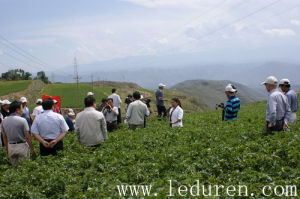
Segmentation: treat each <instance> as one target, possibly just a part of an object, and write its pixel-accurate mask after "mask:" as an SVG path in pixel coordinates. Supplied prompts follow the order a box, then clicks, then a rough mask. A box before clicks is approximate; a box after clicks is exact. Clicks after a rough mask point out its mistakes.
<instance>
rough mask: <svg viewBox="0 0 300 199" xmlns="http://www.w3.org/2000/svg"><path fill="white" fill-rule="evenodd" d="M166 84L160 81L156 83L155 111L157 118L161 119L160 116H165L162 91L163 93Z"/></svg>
mask: <svg viewBox="0 0 300 199" xmlns="http://www.w3.org/2000/svg"><path fill="white" fill-rule="evenodd" d="M165 86H166V85H164V84H162V83H160V84H159V85H158V90H157V91H156V93H155V96H156V106H157V112H158V120H161V116H162V115H163V118H165V117H166V116H167V109H166V107H165V103H164V101H166V99H164V93H163V89H164V87H165Z"/></svg>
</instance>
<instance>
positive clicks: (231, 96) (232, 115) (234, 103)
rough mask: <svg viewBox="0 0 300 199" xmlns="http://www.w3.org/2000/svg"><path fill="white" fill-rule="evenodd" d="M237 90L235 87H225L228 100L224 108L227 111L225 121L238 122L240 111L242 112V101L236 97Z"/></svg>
mask: <svg viewBox="0 0 300 199" xmlns="http://www.w3.org/2000/svg"><path fill="white" fill-rule="evenodd" d="M236 93H237V89H236V87H235V86H234V85H232V84H228V85H227V86H226V87H225V94H226V96H227V98H228V101H227V102H226V106H225V107H224V111H225V115H224V116H225V117H224V120H225V121H233V120H237V116H238V111H239V110H240V106H241V105H240V99H239V98H238V97H236Z"/></svg>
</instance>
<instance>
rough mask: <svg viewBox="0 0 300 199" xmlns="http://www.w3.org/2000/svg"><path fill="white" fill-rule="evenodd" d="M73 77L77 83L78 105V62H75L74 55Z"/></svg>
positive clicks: (78, 96)
mask: <svg viewBox="0 0 300 199" xmlns="http://www.w3.org/2000/svg"><path fill="white" fill-rule="evenodd" d="M74 79H75V81H76V84H77V100H78V101H77V103H78V107H80V90H79V80H80V77H79V75H78V64H77V59H76V57H74Z"/></svg>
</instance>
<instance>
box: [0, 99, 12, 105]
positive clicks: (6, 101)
mask: <svg viewBox="0 0 300 199" xmlns="http://www.w3.org/2000/svg"><path fill="white" fill-rule="evenodd" d="M10 104H11V102H10V101H8V100H7V99H6V100H3V101H2V105H10Z"/></svg>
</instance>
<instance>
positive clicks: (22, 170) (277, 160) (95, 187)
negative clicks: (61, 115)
mask: <svg viewBox="0 0 300 199" xmlns="http://www.w3.org/2000/svg"><path fill="white" fill-rule="evenodd" d="M57 86H58V87H59V85H57ZM70 95H71V94H70ZM70 98H71V97H70ZM265 106H266V104H265V103H264V102H261V103H254V104H249V105H245V106H242V109H241V111H240V115H239V120H238V121H236V122H222V121H220V120H221V112H220V111H209V112H200V113H192V114H186V115H185V116H184V127H183V128H173V129H171V128H169V127H168V124H167V121H164V122H163V121H162V122H159V121H156V120H151V121H148V126H147V128H146V129H142V130H138V131H136V132H132V131H129V130H127V127H125V126H123V127H122V128H121V129H120V130H118V131H116V132H113V133H110V134H109V138H108V140H107V141H106V142H105V143H104V144H102V145H101V146H100V147H99V148H96V149H91V148H88V147H82V146H80V145H79V144H78V141H77V139H76V137H75V135H74V134H73V133H69V134H68V135H67V137H66V138H65V139H64V147H65V150H64V151H63V152H62V153H60V154H59V155H58V156H57V157H51V156H50V157H37V158H36V159H35V160H28V161H25V162H23V165H22V166H20V167H19V168H17V169H13V168H11V166H10V165H9V162H8V159H7V158H1V159H0V198H55V199H56V198H80V199H81V198H120V197H119V193H118V190H117V187H116V186H117V185H152V189H151V193H152V195H151V197H142V196H141V195H140V196H139V197H133V198H167V195H168V194H169V181H168V180H172V182H173V185H172V187H173V189H172V191H173V192H174V197H172V198H180V197H179V196H178V194H176V193H175V187H178V186H180V185H195V184H196V180H199V181H200V183H201V184H204V185H224V186H229V185H246V186H247V187H248V194H249V195H250V193H253V194H254V196H252V197H250V196H249V197H247V198H265V197H263V196H262V195H261V194H262V187H263V186H266V185H270V186H275V185H281V186H286V185H296V186H297V187H298V196H299V194H300V192H299V187H300V180H299V177H300V167H299V166H300V162H299V161H300V153H299V146H300V140H299V132H300V123H299V122H298V124H297V125H293V126H291V129H292V132H278V133H275V135H271V136H262V131H263V129H264V125H265V122H264V118H265ZM298 117H300V115H299V114H298ZM34 144H35V149H36V150H37V151H38V144H37V142H36V141H35V142H34ZM0 156H2V157H5V151H4V149H1V151H0ZM154 193H157V194H158V195H157V196H156V197H155V196H154V195H153V194H154ZM221 193H223V192H221ZM223 194H224V193H223ZM122 198H123V197H122ZM124 198H130V196H129V195H127V196H126V197H124ZM131 198H132V197H131ZM185 198H192V197H190V196H189V195H187V196H186V197H185ZM198 198H202V197H198ZM209 198H212V197H209ZM220 198H225V197H220ZM228 198H229V197H228ZM232 198H241V197H232ZM269 198H275V197H272V196H271V197H269ZM295 198H296V197H295Z"/></svg>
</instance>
